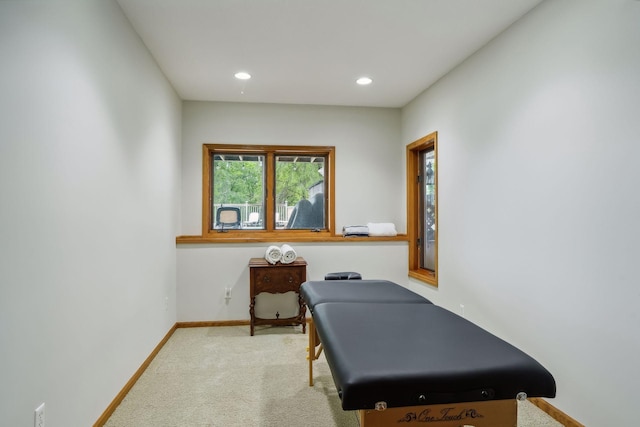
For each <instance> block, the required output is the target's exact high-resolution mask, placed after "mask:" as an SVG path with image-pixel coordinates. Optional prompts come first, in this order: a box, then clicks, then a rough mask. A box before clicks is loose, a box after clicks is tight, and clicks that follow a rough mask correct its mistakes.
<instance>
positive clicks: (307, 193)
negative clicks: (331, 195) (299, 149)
mask: <svg viewBox="0 0 640 427" xmlns="http://www.w3.org/2000/svg"><path fill="white" fill-rule="evenodd" d="M325 165H326V159H325V157H324V156H321V157H315V156H309V155H305V156H295V155H287V156H276V228H278V229H282V228H296V229H308V230H309V229H310V230H313V229H320V230H322V229H325V228H326V225H325V221H326V220H325V197H326V191H325V179H324V167H325Z"/></svg>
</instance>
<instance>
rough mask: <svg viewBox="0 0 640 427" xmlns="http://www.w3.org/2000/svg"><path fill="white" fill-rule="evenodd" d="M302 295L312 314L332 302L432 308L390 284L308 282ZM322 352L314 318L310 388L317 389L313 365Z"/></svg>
mask: <svg viewBox="0 0 640 427" xmlns="http://www.w3.org/2000/svg"><path fill="white" fill-rule="evenodd" d="M300 295H301V296H302V298H303V300H304V301H305V304H306V305H307V307H308V308H309V311H310V312H311V313H312V314H313V310H314V309H315V307H316V305H317V304H322V303H328V302H348V303H360V304H362V303H370V302H385V303H389V304H392V303H396V304H399V303H414V304H415V303H421V304H431V301H429V300H428V299H426V298H424V297H423V296H421V295H418V294H416V293H415V292H412V291H410V290H409V289H407V288H404V287H402V286H400V285H398V284H397V283H393V282H390V281H388V280H320V281H308V282H305V283H303V284H302V285H301V286H300ZM316 348H317V349H316ZM322 349H323V347H322V345H321V342H320V339H319V337H318V334H317V333H316V329H315V324H314V322H313V317H311V319H309V347H308V348H307V353H308V356H307V359H308V360H309V385H310V386H312V385H313V361H314V360H317V359H318V358H319V357H320V354H321V353H322Z"/></svg>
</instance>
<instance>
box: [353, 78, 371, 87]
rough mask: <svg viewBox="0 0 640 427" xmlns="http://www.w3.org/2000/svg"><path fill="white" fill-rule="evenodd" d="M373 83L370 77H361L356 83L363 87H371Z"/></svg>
mask: <svg viewBox="0 0 640 427" xmlns="http://www.w3.org/2000/svg"><path fill="white" fill-rule="evenodd" d="M371 82H373V80H371V79H370V78H369V77H360V78H359V79H358V80H356V83H358V84H359V85H362V86H366V85H370V84H371Z"/></svg>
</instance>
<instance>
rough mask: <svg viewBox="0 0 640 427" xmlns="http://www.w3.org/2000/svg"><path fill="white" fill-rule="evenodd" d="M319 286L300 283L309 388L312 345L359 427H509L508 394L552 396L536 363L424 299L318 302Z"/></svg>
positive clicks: (513, 418) (513, 406)
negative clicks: (308, 318) (308, 317)
mask: <svg viewBox="0 0 640 427" xmlns="http://www.w3.org/2000/svg"><path fill="white" fill-rule="evenodd" d="M327 283H328V282H327ZM321 285H322V284H321V283H320V282H316V284H315V285H306V288H305V284H303V287H302V288H301V290H302V289H305V290H304V291H301V292H302V294H303V297H304V299H305V301H306V302H307V303H308V304H310V306H309V308H310V312H311V313H312V316H313V319H312V320H313V321H312V322H311V323H310V330H309V355H308V358H309V359H310V362H309V363H310V371H309V375H310V384H311V382H312V371H311V369H312V368H311V364H312V361H313V360H315V359H317V357H318V356H319V355H320V352H321V351H322V350H320V352H318V353H315V351H314V349H315V347H316V345H317V344H319V342H322V343H323V348H324V353H325V356H326V359H327V362H328V364H329V367H330V369H331V374H332V376H333V379H334V383H335V384H336V388H337V390H338V394H339V396H340V398H341V401H342V407H343V409H344V410H357V411H358V414H359V418H360V425H361V427H382V426H390V425H396V424H402V425H404V424H413V423H415V424H420V425H428V426H430V427H460V426H474V427H514V426H515V425H516V422H517V401H516V397H517V396H518V398H521V399H523V398H526V395H529V396H531V397H555V381H554V379H553V377H552V376H551V374H550V373H549V372H548V371H547V370H546V369H545V368H544V367H542V365H540V364H539V363H538V362H536V361H535V360H534V359H532V358H531V357H529V356H528V355H526V354H525V353H523V352H522V351H520V350H518V349H516V348H515V347H513V346H511V345H510V344H508V343H506V342H504V341H503V340H501V339H499V338H497V337H495V336H493V335H492V334H490V333H488V332H487V331H485V330H483V329H482V328H479V327H478V326H476V325H474V324H472V323H471V322H468V321H467V320H465V319H462V318H461V317H460V316H457V315H455V314H453V313H451V312H449V311H447V310H444V309H443V308H441V307H438V306H435V305H433V304H429V303H428V301H427V300H423V301H422V302H421V303H416V302H415V301H414V302H399V301H395V302H394V303H389V302H379V301H378V302H354V301H348V300H349V298H344V297H345V295H346V294H347V293H348V292H345V291H342V292H341V291H340V290H338V288H336V289H334V290H335V294H334V296H333V298H331V297H330V294H331V293H332V292H331V289H329V288H327V289H323V290H324V291H327V295H324V297H323V298H320V299H319V298H317V296H318V295H316V294H314V292H311V291H312V290H313V289H314V288H317V289H320V288H319V287H320V286H321ZM395 286H399V285H395ZM349 289H351V291H354V290H355V288H349ZM403 289H404V288H403ZM373 295H376V292H372V293H371V295H369V296H370V297H372V296H373ZM352 296H353V295H351V297H352ZM345 299H346V300H347V301H345ZM370 299H375V298H370ZM425 301H427V303H426V304H425ZM356 337H357V338H356ZM318 338H319V339H318ZM460 340H463V341H462V342H460ZM311 351H314V354H313V356H312V353H311Z"/></svg>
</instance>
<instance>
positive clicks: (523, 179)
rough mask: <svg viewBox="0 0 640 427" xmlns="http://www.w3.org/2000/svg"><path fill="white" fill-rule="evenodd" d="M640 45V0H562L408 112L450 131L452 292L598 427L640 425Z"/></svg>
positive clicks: (444, 224) (443, 256)
mask: <svg viewBox="0 0 640 427" xmlns="http://www.w3.org/2000/svg"><path fill="white" fill-rule="evenodd" d="M639 46H640V2H638V1H633V0H612V1H606V2H605V1H577V0H573V1H571V0H553V1H547V2H544V3H542V4H541V6H539V7H538V8H537V9H534V11H532V12H531V13H530V14H528V15H527V16H525V18H524V19H523V20H522V21H520V22H518V23H517V24H516V25H514V26H513V27H512V28H510V29H509V30H508V31H506V32H505V33H503V34H502V35H501V36H499V37H498V38H497V39H496V40H494V41H493V42H492V43H490V44H489V45H488V46H486V47H485V48H484V49H482V50H481V51H480V52H478V53H477V54H476V55H474V56H472V57H471V58H470V59H468V60H467V61H466V62H465V63H463V64H462V65H461V66H460V67H458V68H457V69H455V70H454V71H453V72H451V73H449V74H448V75H447V76H446V77H445V78H443V79H442V80H441V81H440V82H438V83H437V84H436V85H435V86H433V87H432V88H430V89H429V90H427V91H426V92H425V93H423V94H422V95H421V96H419V97H418V98H417V99H416V100H414V101H413V102H412V103H411V104H410V105H409V106H407V107H406V108H405V109H403V125H402V132H403V142H402V144H405V145H406V144H407V143H409V142H411V141H413V140H415V139H417V138H419V137H421V136H423V135H426V134H427V133H429V132H432V131H435V130H437V131H438V132H439V147H438V148H439V161H440V163H439V167H438V169H439V178H440V181H439V184H440V187H439V203H440V205H439V219H440V222H439V232H440V234H439V237H440V241H439V245H440V246H439V262H440V264H439V265H440V287H439V292H438V299H437V301H438V302H439V303H440V304H442V305H444V306H446V307H448V308H450V309H453V310H458V309H459V305H460V304H461V303H462V304H465V310H466V314H467V317H469V318H470V319H471V320H473V321H475V322H477V323H478V324H480V325H482V326H484V327H487V328H488V329H490V330H492V331H493V332H495V333H497V334H498V335H500V336H502V337H504V338H506V339H507V340H508V341H510V342H512V343H513V344H515V345H516V346H518V347H520V348H522V349H523V350H525V351H527V352H529V353H530V354H531V355H532V356H534V357H536V358H537V359H538V360H539V361H540V362H542V363H543V364H544V365H545V366H546V367H547V368H548V369H549V370H550V371H551V372H552V373H553V374H554V376H555V378H556V380H557V385H558V396H557V398H556V399H555V400H552V404H554V405H555V406H557V407H559V408H560V409H561V410H563V411H564V412H566V413H568V414H569V415H571V416H573V417H574V418H576V419H577V420H579V421H581V422H583V423H584V424H586V425H589V426H614V425H615V426H622V425H634V424H637V420H636V418H637V417H636V415H635V412H634V411H633V408H634V407H635V405H636V400H637V399H636V395H637V393H636V388H637V384H638V382H639V381H640V371H639V368H638V366H639V364H638V362H637V359H638V353H640V340H639V339H638V336H639V335H638V327H639V326H640V315H639V312H640V310H638V309H637V308H636V307H635V302H636V301H638V298H639V297H640V287H639V286H638V279H637V272H636V270H635V267H636V263H637V260H638V259H640V246H639V245H638V242H639V241H640V225H638V218H640V196H639V195H640V192H639V191H638V185H639V183H640V169H639V168H638V159H639V158H640V144H639V143H638V142H639V141H638V135H640V121H639V120H638V117H639V116H638V113H639V112H640V48H639Z"/></svg>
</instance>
